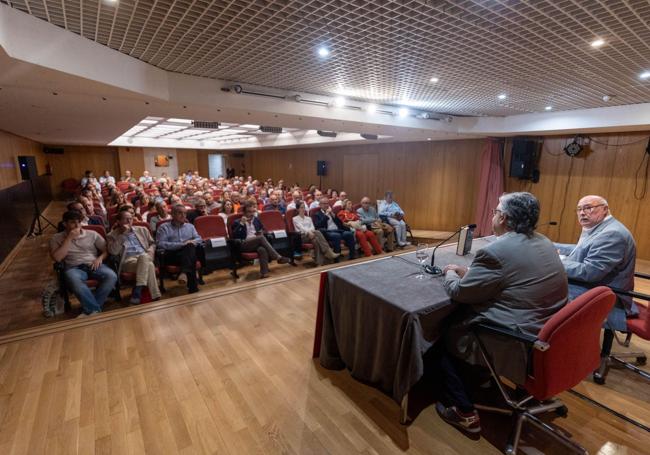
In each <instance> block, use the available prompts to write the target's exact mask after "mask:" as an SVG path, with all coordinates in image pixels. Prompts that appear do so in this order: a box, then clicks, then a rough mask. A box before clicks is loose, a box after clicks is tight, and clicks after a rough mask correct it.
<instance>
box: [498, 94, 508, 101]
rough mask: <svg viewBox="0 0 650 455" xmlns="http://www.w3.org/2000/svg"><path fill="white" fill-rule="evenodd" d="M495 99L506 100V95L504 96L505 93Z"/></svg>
mask: <svg viewBox="0 0 650 455" xmlns="http://www.w3.org/2000/svg"><path fill="white" fill-rule="evenodd" d="M497 98H499V99H500V100H505V99H506V98H508V95H506V94H505V93H502V94H500V95H499V96H497Z"/></svg>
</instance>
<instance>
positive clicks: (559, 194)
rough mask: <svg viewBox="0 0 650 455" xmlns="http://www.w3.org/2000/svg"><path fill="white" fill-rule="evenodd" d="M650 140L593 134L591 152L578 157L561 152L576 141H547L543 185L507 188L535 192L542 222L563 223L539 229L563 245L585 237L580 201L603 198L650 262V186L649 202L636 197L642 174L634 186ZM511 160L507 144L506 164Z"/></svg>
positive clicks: (635, 135)
mask: <svg viewBox="0 0 650 455" xmlns="http://www.w3.org/2000/svg"><path fill="white" fill-rule="evenodd" d="M648 136H650V132H639V133H621V134H602V135H594V136H593V139H594V141H592V142H591V143H590V145H589V147H588V148H587V150H585V151H583V152H582V153H581V154H580V155H578V156H577V157H575V158H569V157H568V156H567V155H565V154H564V152H563V151H562V149H563V148H564V146H565V145H566V144H567V143H568V142H570V141H572V140H573V137H563V136H556V137H549V138H546V140H545V141H544V146H543V148H542V155H541V158H540V162H539V166H540V172H541V177H540V181H539V183H536V184H533V183H530V182H521V181H518V180H517V179H512V178H507V179H506V190H507V191H522V190H525V191H530V192H532V193H533V194H535V195H536V196H537V197H538V198H539V200H540V204H541V209H542V211H541V216H540V220H541V222H546V221H550V220H554V221H558V222H559V223H560V224H559V225H558V226H548V227H542V228H541V229H540V231H541V232H542V233H544V234H546V235H547V236H549V238H551V239H552V240H555V241H559V242H575V241H577V239H578V237H579V236H580V232H581V227H580V225H579V224H578V221H577V216H576V214H575V207H576V204H577V202H578V200H579V199H580V198H581V197H582V196H585V195H588V194H598V195H600V196H603V197H604V198H605V199H607V201H608V203H609V205H610V209H611V212H612V214H613V215H614V216H615V217H616V218H617V219H619V220H620V221H621V222H622V223H623V224H625V226H627V228H628V229H629V230H630V231H631V232H632V234H633V235H634V238H635V240H636V243H637V257H639V258H641V259H650V188H648V194H647V195H646V196H645V198H644V199H641V200H639V199H636V198H635V197H634V189H635V186H638V188H637V192H638V190H639V189H640V188H641V186H642V185H643V176H640V178H639V179H638V182H636V183H635V174H636V171H637V168H638V166H639V164H640V163H641V160H642V159H643V156H644V153H645V149H646V146H647V144H648ZM596 141H597V142H596ZM509 162H510V146H509V145H508V146H506V164H509ZM647 185H648V186H650V182H647Z"/></svg>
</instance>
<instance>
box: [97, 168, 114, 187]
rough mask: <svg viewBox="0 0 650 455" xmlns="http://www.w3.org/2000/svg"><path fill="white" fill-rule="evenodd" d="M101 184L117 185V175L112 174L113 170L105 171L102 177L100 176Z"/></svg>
mask: <svg viewBox="0 0 650 455" xmlns="http://www.w3.org/2000/svg"><path fill="white" fill-rule="evenodd" d="M99 184H100V185H102V186H108V185H115V177H113V176H112V175H111V171H109V170H105V171H104V173H103V174H102V175H101V177H99Z"/></svg>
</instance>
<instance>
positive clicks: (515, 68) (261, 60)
mask: <svg viewBox="0 0 650 455" xmlns="http://www.w3.org/2000/svg"><path fill="white" fill-rule="evenodd" d="M0 2H1V3H5V4H7V5H9V6H11V7H13V8H15V9H18V10H20V11H23V12H25V13H28V14H31V15H33V16H35V17H38V18H40V19H42V20H45V21H48V22H50V23H52V24H55V25H57V26H59V27H62V28H64V29H67V30H69V31H71V32H73V33H76V34H78V35H81V36H83V37H85V38H87V39H89V40H92V41H95V42H97V43H100V44H103V45H105V46H108V47H110V48H112V49H115V50H117V51H119V52H122V53H124V54H127V55H130V56H132V57H135V58H137V59H140V60H142V61H144V62H147V63H150V64H152V65H154V66H156V67H159V68H162V69H165V70H168V71H172V72H178V73H183V74H188V75H194V76H202V77H207V78H215V79H223V80H229V81H233V82H238V83H241V84H254V85H259V86H267V87H272V88H278V89H284V90H295V91H302V92H309V93H316V94H320V95H326V96H345V97H347V98H350V99H356V100H360V101H366V102H375V103H378V104H390V105H395V106H411V107H414V108H418V109H423V110H428V111H433V112H439V113H447V114H453V115H466V116H508V115H516V114H522V113H532V112H543V111H544V110H553V111H562V110H571V109H579V108H596V107H604V106H614V105H626V104H636V103H647V102H650V73H648V72H650V25H649V22H648V21H649V18H650V2H648V1H647V0H621V1H614V0H534V1H515V0H475V1H471V0H458V1H444V0H438V1H436V0H431V1H422V0H420V1H415V0H413V1H408V0H402V1H388V0H373V1H362V0H300V1H294V0H280V1H266V0H231V1H215V0H213V1H208V0H117V1H111V0H82V1H79V0H74V1H70V0H0ZM597 40H602V44H600V45H599V46H597V45H596V44H598V42H597ZM319 52H320V53H322V54H326V53H327V54H328V55H326V56H321V55H320V54H319ZM644 73H648V74H644ZM642 76H645V78H644V77H642ZM432 78H436V79H437V82H432ZM436 79H434V80H436ZM500 95H501V97H499V96H500ZM604 97H605V98H604ZM604 99H605V100H604Z"/></svg>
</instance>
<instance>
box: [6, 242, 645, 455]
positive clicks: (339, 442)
mask: <svg viewBox="0 0 650 455" xmlns="http://www.w3.org/2000/svg"><path fill="white" fill-rule="evenodd" d="M32 245H34V247H33V248H34V251H37V252H38V251H41V249H42V247H39V246H37V242H34V243H33V244H32ZM42 254H43V256H42V257H45V256H44V255H45V254H46V250H44V251H42ZM16 260H17V261H19V263H21V264H23V261H24V264H26V263H27V259H26V258H25V257H23V256H21V255H19V257H18V258H17V259H16ZM31 264H32V268H31V269H30V268H28V267H27V265H23V267H25V268H24V270H23V272H24V273H34V275H33V276H38V277H40V275H39V273H40V271H39V270H40V269H37V268H35V267H34V261H33V260H32V262H31ZM47 264H48V266H49V260H48V261H47ZM640 265H641V270H646V271H647V270H648V268H650V267H648V264H647V263H643V262H642V263H641V264H640ZM646 267H648V268H646ZM45 268H46V267H44V269H45ZM319 271H320V269H314V270H311V271H310V270H309V269H305V270H303V272H302V273H301V274H300V275H299V276H296V277H295V278H294V277H292V276H290V275H282V274H280V273H277V274H276V275H277V276H278V278H276V280H275V282H274V281H266V282H265V281H261V282H260V281H250V282H245V283H248V284H244V285H241V284H240V285H237V286H235V285H228V286H222V287H216V288H214V289H213V290H212V291H206V292H203V293H199V294H195V295H193V296H183V297H177V298H175V299H170V300H168V301H161V302H157V303H155V304H149V305H148V306H139V307H132V308H125V309H122V310H120V311H111V312H106V313H103V314H102V315H100V316H98V317H94V318H87V319H82V320H71V321H61V322H58V323H55V324H49V325H47V326H45V327H36V328H33V329H29V330H25V331H22V332H17V333H22V335H21V337H22V339H20V338H21V337H16V338H15V339H16V340H18V341H10V339H9V338H7V337H5V338H2V337H0V454H3V455H4V454H30V455H31V454H41V453H47V454H48V455H49V454H57V453H61V454H75V453H84V454H86V453H119V454H121V453H148V454H164V453H183V454H190V453H215V454H231V453H232V454H246V453H265V454H266V453H283V454H284V453H295V454H309V453H319V454H320V453H327V454H356V453H360V454H374V453H381V454H384V453H385V454H392V453H395V454H401V453H413V454H425V453H426V454H474V453H476V454H496V453H499V451H500V450H501V449H502V448H503V444H504V443H505V439H506V437H507V434H508V430H509V424H510V422H509V420H508V419H507V418H502V417H497V416H494V415H490V414H487V413H485V414H482V416H481V417H482V424H483V427H484V431H483V433H482V435H481V437H480V438H477V439H475V440H474V439H470V438H468V437H466V436H464V435H463V434H461V433H460V432H459V431H457V430H455V429H453V428H451V427H449V426H448V425H446V424H444V423H443V422H442V421H441V420H440V419H439V418H438V417H437V415H436V413H435V410H434V409H433V407H432V406H431V405H430V404H429V403H428V402H426V400H424V401H423V400H422V399H418V398H417V397H416V398H414V400H413V403H412V406H411V408H412V409H411V412H412V413H413V414H414V415H415V420H414V421H413V423H411V424H410V425H409V426H402V425H400V424H399V423H398V420H399V408H398V406H397V404H395V403H394V402H393V401H392V400H391V399H390V398H388V397H387V396H385V395H384V394H382V393H381V392H379V391H377V390H376V389H374V388H372V387H370V386H367V385H364V384H361V383H359V382H357V381H355V380H353V379H352V378H351V377H350V376H349V374H348V373H347V372H346V371H338V372H336V371H328V370H325V369H323V368H321V367H320V366H319V365H318V363H317V362H315V361H314V360H312V359H311V348H312V343H313V333H314V324H315V314H316V300H317V291H318V272H319ZM9 273H13V274H14V275H13V281H11V280H7V281H4V280H6V276H7V274H9ZM43 275H44V276H46V274H43ZM25 277H26V275H25V274H22V275H21V274H15V271H14V270H11V271H8V272H6V273H5V275H4V276H3V277H1V278H0V280H2V284H1V286H2V287H1V288H0V293H1V294H2V297H3V298H2V300H3V301H4V300H5V298H10V299H12V300H14V304H15V303H16V302H20V300H19V299H20V298H25V296H27V295H31V294H29V293H30V292H32V290H31V287H30V283H29V282H27V283H24V282H25V281H28V280H26V278H25ZM642 286H647V284H645V285H642ZM640 290H642V291H643V292H648V291H649V290H650V289H646V288H644V287H640ZM216 294H219V295H218V296H214V295H216ZM39 305H40V304H39ZM0 320H3V319H0ZM635 344H637V346H638V347H639V348H640V349H643V350H644V351H645V352H650V344H648V343H646V342H642V341H635ZM420 388H421V389H422V390H425V391H426V390H427V385H426V384H420ZM576 390H578V391H580V392H582V393H584V394H586V395H588V396H590V397H592V398H594V399H595V400H597V401H600V402H602V403H603V404H605V405H607V406H610V407H612V408H614V409H616V410H618V411H619V412H621V413H623V414H626V415H628V416H629V417H631V418H634V419H637V420H639V421H641V422H642V423H645V424H646V425H648V426H650V404H648V403H650V388H649V384H648V383H647V382H643V381H642V380H640V379H639V378H638V377H637V376H635V375H633V374H632V373H630V372H627V371H618V370H613V371H612V372H611V373H610V376H609V378H608V383H607V385H605V386H597V385H595V384H593V383H592V382H591V381H589V380H586V381H584V382H583V383H582V384H580V385H579V386H578V387H576ZM425 395H426V394H425ZM561 398H562V399H563V400H564V401H565V403H566V404H567V406H568V407H569V410H570V411H569V416H568V417H567V418H566V419H563V418H555V419H553V420H552V423H553V424H554V425H557V426H559V427H561V428H562V429H564V430H565V431H566V432H567V433H569V434H571V435H572V437H573V438H574V439H575V440H576V441H578V442H579V443H581V444H582V445H584V446H585V447H586V448H587V449H589V451H590V453H600V454H608V455H609V454H636V453H638V454H642V453H646V454H647V453H650V449H649V447H650V434H649V433H647V432H646V431H644V430H642V429H639V428H638V427H636V426H634V425H632V424H630V423H627V422H625V421H624V420H622V419H620V418H618V417H615V416H614V415H612V414H610V413H608V412H606V411H604V410H602V409H601V408H598V407H596V406H594V405H592V404H589V403H587V402H585V401H582V400H580V399H579V398H577V397H575V396H574V395H571V394H569V393H565V394H563V395H562V396H561ZM522 453H528V454H533V453H566V451H565V449H563V448H562V447H561V446H559V445H557V443H555V442H554V441H553V440H551V439H549V438H548V437H546V436H544V435H541V434H540V433H539V432H538V431H535V430H534V429H530V428H527V429H526V430H525V432H524V435H523V447H522Z"/></svg>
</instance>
